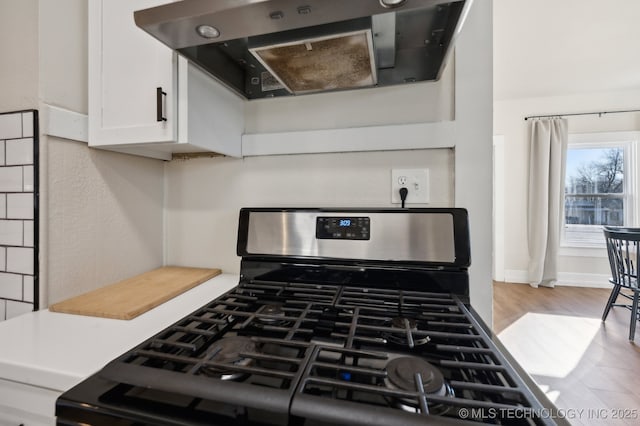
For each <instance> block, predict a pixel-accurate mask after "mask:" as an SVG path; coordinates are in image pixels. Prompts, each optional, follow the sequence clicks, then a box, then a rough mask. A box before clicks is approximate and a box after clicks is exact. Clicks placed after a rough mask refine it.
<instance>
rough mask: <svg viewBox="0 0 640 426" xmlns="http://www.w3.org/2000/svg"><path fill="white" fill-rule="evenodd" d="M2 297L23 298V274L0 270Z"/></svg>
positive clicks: (0, 293)
mask: <svg viewBox="0 0 640 426" xmlns="http://www.w3.org/2000/svg"><path fill="white" fill-rule="evenodd" d="M0 297H2V298H5V299H14V300H22V275H17V274H7V273H5V272H0Z"/></svg>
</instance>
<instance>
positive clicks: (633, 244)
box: [602, 226, 640, 341]
mask: <svg viewBox="0 0 640 426" xmlns="http://www.w3.org/2000/svg"><path fill="white" fill-rule="evenodd" d="M604 237H605V240H606V242H607V254H608V255H609V265H610V266H611V279H609V282H610V283H611V284H613V289H612V290H611V295H610V296H609V300H608V301H607V306H606V307H605V308H604V313H603V314H602V321H605V320H606V319H607V315H609V311H610V310H611V308H612V307H613V306H622V307H626V308H628V309H630V310H631V321H630V325H629V340H630V341H633V339H634V337H635V333H636V322H637V321H638V317H639V315H640V313H639V312H638V299H640V290H639V289H638V266H640V250H638V245H639V242H640V228H616V227H608V226H605V227H604ZM618 296H622V297H624V298H626V299H628V300H630V301H631V303H630V304H629V303H627V304H624V303H616V300H617V299H618Z"/></svg>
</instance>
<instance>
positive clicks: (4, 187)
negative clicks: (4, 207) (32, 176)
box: [0, 167, 22, 192]
mask: <svg viewBox="0 0 640 426" xmlns="http://www.w3.org/2000/svg"><path fill="white" fill-rule="evenodd" d="M0 191H1V192H22V167H0Z"/></svg>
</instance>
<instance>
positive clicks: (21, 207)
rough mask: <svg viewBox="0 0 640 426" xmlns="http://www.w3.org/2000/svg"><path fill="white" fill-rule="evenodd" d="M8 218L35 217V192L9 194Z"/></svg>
mask: <svg viewBox="0 0 640 426" xmlns="http://www.w3.org/2000/svg"><path fill="white" fill-rule="evenodd" d="M7 219H33V194H29V193H27V194H7Z"/></svg>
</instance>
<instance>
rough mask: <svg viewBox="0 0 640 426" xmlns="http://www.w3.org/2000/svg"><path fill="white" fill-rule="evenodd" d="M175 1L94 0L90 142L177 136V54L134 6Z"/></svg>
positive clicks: (99, 143)
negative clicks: (147, 28)
mask: <svg viewBox="0 0 640 426" xmlns="http://www.w3.org/2000/svg"><path fill="white" fill-rule="evenodd" d="M169 2H170V1H169V0H136V1H131V0H104V1H103V0H92V1H90V2H89V145H92V146H105V145H121V144H132V143H149V142H173V141H176V140H177V129H178V126H177V104H178V100H177V55H176V54H175V53H173V52H172V51H171V49H169V48H168V47H166V46H165V45H163V44H162V43H160V42H159V41H157V40H156V39H154V38H153V37H151V36H150V35H149V34H147V33H146V32H144V31H143V30H141V29H140V28H138V27H137V26H136V25H135V22H134V20H133V12H134V10H139V9H145V8H147V7H153V6H157V5H158V4H162V3H169ZM157 88H161V90H162V92H164V93H165V94H162V95H161V107H162V112H161V114H162V116H163V117H164V118H166V120H160V121H158V118H157V112H158V111H157V103H158V102H157V101H158V97H157Z"/></svg>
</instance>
